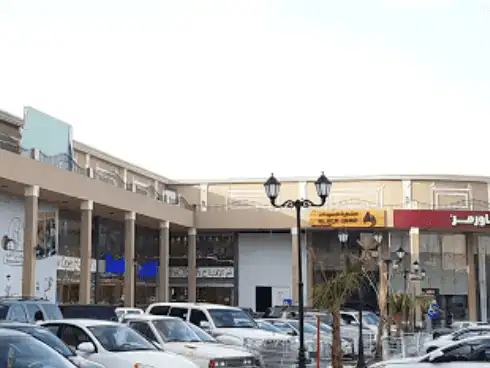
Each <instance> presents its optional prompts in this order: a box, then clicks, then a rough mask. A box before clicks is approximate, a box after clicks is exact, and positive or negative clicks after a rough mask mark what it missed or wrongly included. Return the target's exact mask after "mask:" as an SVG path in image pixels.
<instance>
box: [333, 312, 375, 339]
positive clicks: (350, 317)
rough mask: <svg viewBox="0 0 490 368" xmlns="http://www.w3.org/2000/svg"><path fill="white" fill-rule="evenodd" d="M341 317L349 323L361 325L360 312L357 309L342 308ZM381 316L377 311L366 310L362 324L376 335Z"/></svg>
mask: <svg viewBox="0 0 490 368" xmlns="http://www.w3.org/2000/svg"><path fill="white" fill-rule="evenodd" d="M340 317H341V318H342V320H343V321H344V322H345V323H346V324H348V325H359V312H358V311H356V310H341V311H340ZM379 318H380V317H379V316H378V315H377V314H376V313H374V312H366V311H365V312H363V313H362V325H363V327H366V328H368V329H370V330H371V332H372V333H373V334H375V335H376V334H377V333H378V324H379Z"/></svg>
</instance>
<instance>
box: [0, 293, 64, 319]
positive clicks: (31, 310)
mask: <svg viewBox="0 0 490 368" xmlns="http://www.w3.org/2000/svg"><path fill="white" fill-rule="evenodd" d="M36 316H37V318H36ZM39 316H42V320H44V321H48V320H51V319H56V320H59V319H62V318H63V315H62V314H61V311H60V308H59V307H58V304H56V303H53V302H50V301H49V300H46V299H41V298H27V297H26V298H23V297H0V320H7V321H16V322H24V323H34V322H36V320H39Z"/></svg>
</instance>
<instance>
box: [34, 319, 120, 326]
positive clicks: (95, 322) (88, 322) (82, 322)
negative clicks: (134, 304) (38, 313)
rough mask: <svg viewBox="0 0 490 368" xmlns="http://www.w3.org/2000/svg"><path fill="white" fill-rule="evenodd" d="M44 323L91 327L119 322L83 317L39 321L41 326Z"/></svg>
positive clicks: (114, 324) (117, 324)
mask: <svg viewBox="0 0 490 368" xmlns="http://www.w3.org/2000/svg"><path fill="white" fill-rule="evenodd" d="M46 324H70V325H75V326H83V327H91V326H119V325H120V323H119V322H114V321H105V320H100V319H83V318H80V319H78V318H67V319H60V320H50V321H45V322H43V323H41V326H43V325H46Z"/></svg>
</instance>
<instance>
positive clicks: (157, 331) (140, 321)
mask: <svg viewBox="0 0 490 368" xmlns="http://www.w3.org/2000/svg"><path fill="white" fill-rule="evenodd" d="M122 323H125V324H127V325H128V326H129V327H131V328H133V329H134V330H136V331H138V332H139V333H140V334H142V335H143V336H144V337H146V338H147V339H148V340H149V341H151V342H153V343H154V344H156V345H157V346H160V347H161V348H162V349H163V350H165V351H170V352H172V353H175V354H179V355H182V356H185V357H186V358H187V359H189V360H192V361H193V362H194V363H196V364H197V365H198V366H199V367H201V368H209V367H221V366H224V367H235V366H238V367H244V368H245V367H247V368H249V367H255V366H256V363H257V362H256V359H255V357H254V355H253V354H251V353H249V352H246V351H244V350H237V349H236V348H234V347H232V346H230V345H222V344H215V343H206V342H204V341H202V340H201V339H200V338H199V336H198V335H197V334H196V333H195V332H194V330H193V329H192V328H191V327H189V325H188V324H187V323H185V322H184V321H182V320H181V319H180V318H177V317H167V316H152V315H148V314H147V315H137V314H129V315H125V316H124V317H123V319H122Z"/></svg>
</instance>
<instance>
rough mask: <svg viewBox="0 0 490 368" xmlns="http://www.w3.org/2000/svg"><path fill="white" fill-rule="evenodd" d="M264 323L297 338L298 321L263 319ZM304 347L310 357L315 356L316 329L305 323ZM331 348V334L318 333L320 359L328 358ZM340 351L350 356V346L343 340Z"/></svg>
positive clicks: (316, 347) (316, 346)
mask: <svg viewBox="0 0 490 368" xmlns="http://www.w3.org/2000/svg"><path fill="white" fill-rule="evenodd" d="M263 320H264V321H266V322H269V323H271V324H272V325H274V326H275V327H277V328H279V329H280V330H281V331H283V333H285V334H288V335H291V336H294V337H297V336H299V321H298V320H296V319H278V318H269V319H263ZM304 333H305V345H306V349H307V351H308V353H309V355H310V356H311V357H315V356H316V351H317V349H318V345H317V329H316V327H314V326H312V325H310V324H308V323H305V324H304ZM331 347H332V334H325V333H322V332H321V331H320V349H321V356H322V358H328V357H330V355H331V351H332V349H331ZM342 351H343V352H344V354H352V346H351V345H350V344H349V343H347V342H346V341H345V340H342Z"/></svg>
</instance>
